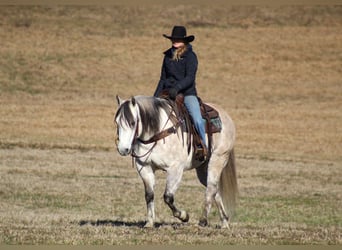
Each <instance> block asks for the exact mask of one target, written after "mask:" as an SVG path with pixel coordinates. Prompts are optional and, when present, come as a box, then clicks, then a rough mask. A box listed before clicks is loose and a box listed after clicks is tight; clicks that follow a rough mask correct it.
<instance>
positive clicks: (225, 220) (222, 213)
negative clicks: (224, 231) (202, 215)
mask: <svg viewBox="0 0 342 250" xmlns="http://www.w3.org/2000/svg"><path fill="white" fill-rule="evenodd" d="M215 201H216V205H217V208H218V210H219V213H220V218H221V228H228V229H229V224H228V221H229V217H228V215H227V213H226V210H225V208H224V205H223V202H222V197H221V194H220V192H217V193H216V195H215Z"/></svg>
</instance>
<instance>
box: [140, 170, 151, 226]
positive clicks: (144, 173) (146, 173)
mask: <svg viewBox="0 0 342 250" xmlns="http://www.w3.org/2000/svg"><path fill="white" fill-rule="evenodd" d="M137 168H138V172H139V174H140V177H141V179H142V180H143V182H144V186H145V200H146V206H147V218H146V224H145V227H153V226H154V220H155V213H154V185H155V176H154V171H153V170H152V168H151V167H149V166H138V165H137Z"/></svg>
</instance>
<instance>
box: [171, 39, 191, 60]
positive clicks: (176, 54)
mask: <svg viewBox="0 0 342 250" xmlns="http://www.w3.org/2000/svg"><path fill="white" fill-rule="evenodd" d="M187 48H188V46H187V43H184V46H182V47H180V48H178V49H176V50H175V51H174V52H173V55H172V60H175V61H179V59H181V57H182V55H183V54H184V53H185V51H186V50H187Z"/></svg>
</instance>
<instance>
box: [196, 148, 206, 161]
mask: <svg viewBox="0 0 342 250" xmlns="http://www.w3.org/2000/svg"><path fill="white" fill-rule="evenodd" d="M207 156H208V149H207V148H206V147H205V146H204V147H203V146H202V145H197V146H196V148H195V158H196V160H199V161H205V160H206V159H207Z"/></svg>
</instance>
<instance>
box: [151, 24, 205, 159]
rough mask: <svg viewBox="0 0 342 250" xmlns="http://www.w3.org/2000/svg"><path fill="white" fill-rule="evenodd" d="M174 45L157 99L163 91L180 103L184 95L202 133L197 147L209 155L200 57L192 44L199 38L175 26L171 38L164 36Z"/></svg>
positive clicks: (167, 54)
mask: <svg viewBox="0 0 342 250" xmlns="http://www.w3.org/2000/svg"><path fill="white" fill-rule="evenodd" d="M163 36H164V37H165V38H168V39H170V40H171V42H172V47H171V48H169V49H168V50H166V51H165V52H164V60H163V65H162V70H161V75H160V80H159V83H158V86H157V89H156V90H155V93H154V96H156V97H157V96H159V95H160V94H161V92H162V91H163V90H168V92H169V97H170V98H171V99H173V100H175V99H176V96H177V94H180V93H181V94H183V95H184V104H185V107H186V108H187V110H188V112H189V114H190V115H191V117H192V120H193V122H194V125H195V128H196V130H197V132H198V133H199V135H200V137H201V140H202V144H203V147H204V148H203V147H202V145H197V150H198V151H203V152H202V154H203V156H204V157H205V156H206V155H207V146H206V145H207V144H206V136H205V122H204V120H203V119H202V115H201V110H200V105H199V101H198V98H197V90H196V82H195V79H196V72H197V65H198V61H197V56H196V54H195V53H194V51H193V50H192V46H191V44H190V42H192V41H193V40H194V39H195V37H194V36H193V35H190V36H187V35H186V28H185V27H184V26H174V27H173V29H172V34H171V36H168V35H165V34H163Z"/></svg>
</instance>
